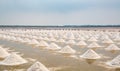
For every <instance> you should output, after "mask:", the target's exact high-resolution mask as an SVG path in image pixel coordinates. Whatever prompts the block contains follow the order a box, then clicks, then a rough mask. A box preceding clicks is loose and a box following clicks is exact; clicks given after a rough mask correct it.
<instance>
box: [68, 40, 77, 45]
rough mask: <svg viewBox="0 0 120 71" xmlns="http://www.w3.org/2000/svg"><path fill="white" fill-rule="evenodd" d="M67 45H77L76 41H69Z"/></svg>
mask: <svg viewBox="0 0 120 71" xmlns="http://www.w3.org/2000/svg"><path fill="white" fill-rule="evenodd" d="M67 44H70V45H74V44H75V41H74V40H68V41H67Z"/></svg>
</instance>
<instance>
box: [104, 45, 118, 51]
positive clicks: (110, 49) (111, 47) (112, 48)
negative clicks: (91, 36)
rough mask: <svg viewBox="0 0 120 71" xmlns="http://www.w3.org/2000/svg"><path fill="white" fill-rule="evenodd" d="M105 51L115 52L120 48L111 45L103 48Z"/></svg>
mask: <svg viewBox="0 0 120 71" xmlns="http://www.w3.org/2000/svg"><path fill="white" fill-rule="evenodd" d="M105 50H108V51H116V50H120V48H119V47H118V46H116V45H115V44H111V45H109V46H108V47H107V48H105Z"/></svg>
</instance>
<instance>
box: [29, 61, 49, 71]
mask: <svg viewBox="0 0 120 71" xmlns="http://www.w3.org/2000/svg"><path fill="white" fill-rule="evenodd" d="M27 71H49V70H48V69H47V67H45V66H44V65H43V64H42V63H40V62H36V63H34V64H33V65H32V66H31V67H30V68H28V69H27Z"/></svg>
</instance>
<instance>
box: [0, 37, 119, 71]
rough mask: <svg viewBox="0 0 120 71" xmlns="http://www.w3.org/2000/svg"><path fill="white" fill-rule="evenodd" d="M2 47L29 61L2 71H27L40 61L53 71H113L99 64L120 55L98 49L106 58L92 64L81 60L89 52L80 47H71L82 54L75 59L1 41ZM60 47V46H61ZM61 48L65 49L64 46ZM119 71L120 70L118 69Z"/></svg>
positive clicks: (3, 67) (29, 46) (0, 69)
mask: <svg viewBox="0 0 120 71" xmlns="http://www.w3.org/2000/svg"><path fill="white" fill-rule="evenodd" d="M0 45H3V47H4V48H5V47H7V48H10V49H12V50H13V49H14V51H16V52H20V53H22V54H24V55H23V56H22V57H23V58H25V59H27V60H29V62H28V63H27V64H24V65H21V66H17V67H6V66H0V71H3V70H5V69H24V70H23V71H26V69H27V68H29V67H30V66H31V65H32V64H33V63H34V62H35V61H40V62H41V63H43V64H44V65H45V66H46V67H47V68H49V69H51V71H111V70H110V69H108V68H106V67H104V66H102V65H99V64H100V62H106V61H108V60H111V59H113V58H114V57H116V56H117V55H118V54H119V53H120V52H117V53H111V52H108V51H105V50H103V49H97V50H95V51H96V52H97V53H98V54H100V55H103V56H104V57H105V58H102V59H100V60H96V61H94V62H93V63H91V64H90V63H88V62H87V61H86V60H83V59H80V58H79V55H80V54H83V53H84V52H85V51H86V50H87V48H80V47H79V46H71V47H72V48H74V49H76V50H77V51H78V52H80V53H77V54H76V55H74V56H73V57H68V56H64V55H61V54H59V53H57V52H53V51H49V50H46V49H42V48H40V47H35V46H32V45H27V44H23V43H19V42H13V41H7V40H2V39H1V40H0ZM58 45H59V46H60V44H58ZM61 46H62V47H63V46H64V45H61ZM20 71H22V70H20ZM112 71H115V70H112ZM117 71H120V70H119V69H117Z"/></svg>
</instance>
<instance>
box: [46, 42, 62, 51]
mask: <svg viewBox="0 0 120 71" xmlns="http://www.w3.org/2000/svg"><path fill="white" fill-rule="evenodd" d="M48 49H51V50H58V49H61V47H59V46H58V45H57V44H55V43H51V44H50V45H49V48H48Z"/></svg>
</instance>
